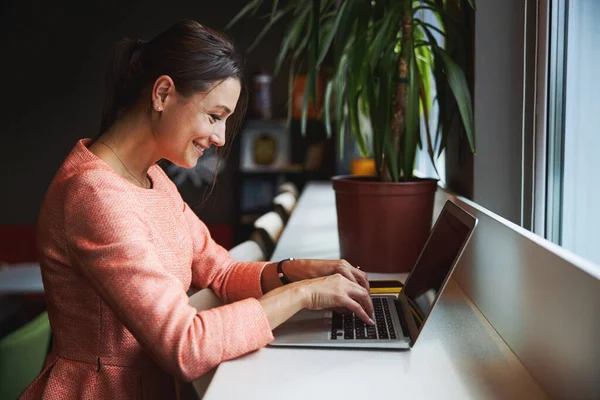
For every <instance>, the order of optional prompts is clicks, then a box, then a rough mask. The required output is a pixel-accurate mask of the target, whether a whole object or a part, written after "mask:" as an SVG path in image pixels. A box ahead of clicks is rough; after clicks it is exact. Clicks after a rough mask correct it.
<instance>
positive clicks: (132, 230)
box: [64, 176, 273, 381]
mask: <svg viewBox="0 0 600 400" xmlns="http://www.w3.org/2000/svg"><path fill="white" fill-rule="evenodd" d="M68 190H69V195H68V196H66V198H67V199H68V200H67V201H66V202H65V214H64V215H65V221H64V223H65V234H66V236H67V240H68V251H69V255H70V257H71V261H72V264H73V266H74V268H76V269H78V270H79V271H80V272H81V273H82V274H83V275H84V276H85V277H86V278H87V279H88V280H89V281H90V282H91V284H92V286H93V287H94V288H95V290H96V291H97V293H98V294H99V296H100V297H101V298H102V300H103V301H104V302H106V304H107V305H108V306H109V307H110V308H111V310H112V311H113V312H114V313H115V315H116V316H117V318H118V319H119V320H120V321H121V322H122V323H123V324H124V325H125V327H126V328H127V329H128V330H129V331H130V332H131V333H132V334H133V336H134V337H135V338H136V339H137V340H138V341H139V342H140V344H141V345H142V346H143V347H144V348H145V349H146V350H147V351H148V352H149V353H150V354H151V355H152V357H153V358H154V359H155V361H156V362H157V363H158V364H159V365H160V366H161V367H162V368H164V369H165V370H166V371H168V372H169V373H171V374H173V375H174V376H176V377H178V378H179V379H182V380H186V381H190V380H193V379H196V378H198V377H200V376H201V375H202V374H204V373H206V372H207V371H209V370H210V369H212V368H214V367H215V366H217V365H218V364H219V363H221V362H222V361H226V360H229V359H233V358H236V357H239V356H241V355H243V354H245V353H248V352H250V351H253V350H256V349H258V348H260V347H263V346H264V345H266V344H267V343H268V342H269V341H271V340H272V339H273V336H272V333H271V329H270V326H269V323H268V320H267V318H266V316H265V314H264V311H263V309H262V307H261V305H260V303H259V302H258V301H257V300H256V299H253V298H247V299H245V300H242V301H238V302H234V303H232V304H228V305H225V306H222V307H218V308H215V309H211V310H207V311H202V312H196V310H195V309H194V308H193V307H191V306H190V305H189V303H188V297H187V295H186V288H184V285H183V284H182V283H181V281H180V280H179V279H177V278H176V277H175V276H173V275H172V274H170V273H168V272H167V271H166V270H165V268H164V267H163V265H162V264H161V262H160V259H159V257H158V253H157V249H156V248H155V246H154V245H153V242H152V240H151V230H150V229H149V228H148V226H147V225H146V224H145V222H144V218H143V216H142V215H141V214H140V211H139V209H138V206H137V205H136V204H135V201H132V200H131V199H130V198H129V197H127V195H124V194H123V193H120V192H119V191H118V190H111V189H110V188H108V189H107V188H102V189H99V188H98V187H97V185H95V184H94V179H91V178H90V177H87V176H83V177H78V178H76V179H75V180H74V181H73V182H72V184H71V185H70V186H69V189H68ZM215 265H216V264H212V265H209V266H206V268H208V269H210V268H213V267H214V266H215ZM253 268H255V269H256V270H258V266H255V267H253ZM214 275H215V276H216V278H214V279H216V280H217V281H219V282H226V281H227V280H228V279H230V280H231V279H232V278H231V277H229V274H225V275H226V278H224V279H223V280H222V281H220V280H219V278H218V277H220V276H222V274H221V273H216V274H214ZM211 276H212V275H211ZM232 276H233V275H232ZM227 277H229V278H227ZM233 279H237V278H235V277H234V278H233ZM224 286H227V285H226V284H224ZM255 289H256V288H254V290H255Z"/></svg>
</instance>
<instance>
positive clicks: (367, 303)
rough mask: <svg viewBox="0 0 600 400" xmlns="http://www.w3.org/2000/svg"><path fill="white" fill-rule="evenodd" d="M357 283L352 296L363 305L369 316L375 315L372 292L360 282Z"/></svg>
mask: <svg viewBox="0 0 600 400" xmlns="http://www.w3.org/2000/svg"><path fill="white" fill-rule="evenodd" d="M355 285H356V286H355V287H354V291H353V293H351V294H350V295H351V297H352V298H353V299H354V300H355V301H357V302H358V303H359V304H360V305H361V306H362V308H363V309H364V310H365V312H366V313H367V314H368V315H369V316H373V314H374V313H375V310H374V309H373V301H372V300H371V294H370V293H369V292H368V291H367V290H366V289H365V288H364V287H362V286H360V285H358V284H355Z"/></svg>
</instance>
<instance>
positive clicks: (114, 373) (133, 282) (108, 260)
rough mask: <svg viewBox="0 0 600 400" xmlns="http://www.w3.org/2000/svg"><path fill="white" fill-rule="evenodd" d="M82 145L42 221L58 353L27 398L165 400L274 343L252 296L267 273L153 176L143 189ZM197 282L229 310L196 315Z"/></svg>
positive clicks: (158, 174)
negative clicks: (193, 292)
mask: <svg viewBox="0 0 600 400" xmlns="http://www.w3.org/2000/svg"><path fill="white" fill-rule="evenodd" d="M90 143H91V139H84V140H82V141H80V142H78V143H77V145H76V146H75V148H74V149H73V151H72V152H71V154H70V155H69V156H68V157H67V159H66V160H65V162H64V163H63V165H62V166H61V168H60V169H59V171H58V173H57V174H56V176H55V178H54V180H53V182H52V184H51V185H50V188H49V189H48V192H47V194H46V197H45V199H44V202H43V205H42V208H41V211H40V217H39V221H38V245H39V250H40V257H41V259H40V263H41V267H42V276H43V280H44V288H45V291H46V299H47V303H48V315H49V317H50V324H51V326H52V331H53V333H54V341H53V348H52V351H51V353H50V355H49V356H48V358H47V359H46V362H45V364H44V367H43V369H42V371H41V372H40V375H39V376H38V377H37V378H36V379H35V380H34V381H33V383H32V384H31V385H30V386H29V387H28V388H27V390H26V391H25V392H24V393H23V395H22V398H24V399H33V398H35V399H38V398H44V399H61V400H64V399H76V398H85V399H104V398H111V399H112V398H114V399H168V398H174V397H176V396H177V389H176V388H177V383H176V382H175V379H177V380H185V381H189V380H193V379H195V378H198V377H199V376H201V375H202V374H204V373H205V372H207V371H209V370H210V369H212V368H214V367H215V366H216V365H218V364H219V363H220V362H222V361H225V360H229V359H232V358H235V357H238V356H240V355H242V354H245V353H248V352H250V351H253V350H256V349H258V348H260V347H262V346H264V345H266V344H267V343H268V342H269V341H271V340H272V339H273V336H272V334H271V330H270V327H269V323H268V321H267V319H266V316H265V314H264V312H263V310H262V307H261V306H260V304H259V302H258V300H256V297H259V296H261V295H262V293H261V286H260V274H261V272H262V268H263V267H264V263H238V262H235V261H233V260H232V259H231V258H230V257H229V255H228V253H227V251H226V250H225V249H223V248H222V247H220V246H218V245H217V244H216V243H215V242H214V241H213V240H212V239H211V237H210V235H209V232H208V230H207V228H206V226H205V225H204V224H203V223H202V222H201V221H200V220H199V219H198V217H197V216H196V214H195V213H194V212H193V211H192V210H190V208H189V207H188V205H187V204H186V203H185V202H184V201H183V200H182V198H181V196H180V195H179V193H178V191H177V188H176V187H175V185H174V184H173V183H172V182H171V180H170V179H169V178H168V177H167V176H166V174H165V173H164V172H163V171H162V169H161V168H160V167H158V166H156V165H155V166H152V167H151V168H150V169H149V171H148V174H149V176H150V178H151V180H152V184H153V187H152V189H142V188H139V187H137V186H135V185H133V184H131V183H129V182H128V181H126V180H125V179H123V178H122V177H120V176H119V175H118V174H117V173H116V172H114V171H113V170H112V169H111V167H110V166H108V164H106V163H104V162H103V161H102V160H101V159H99V158H98V157H96V156H95V155H94V154H93V153H91V152H90V151H89V150H88V149H87V146H89V144H90ZM190 283H193V284H194V286H196V287H198V288H207V287H210V288H212V289H213V290H214V292H215V293H216V294H217V295H218V296H219V297H220V298H221V299H222V300H223V301H224V302H226V303H231V304H227V305H225V306H223V307H219V308H215V309H211V310H208V311H202V312H197V311H196V310H195V309H194V308H193V307H191V306H190V305H189V304H188V297H187V295H186V291H187V290H188V288H189V287H190Z"/></svg>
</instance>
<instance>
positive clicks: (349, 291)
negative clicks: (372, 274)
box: [258, 274, 374, 329]
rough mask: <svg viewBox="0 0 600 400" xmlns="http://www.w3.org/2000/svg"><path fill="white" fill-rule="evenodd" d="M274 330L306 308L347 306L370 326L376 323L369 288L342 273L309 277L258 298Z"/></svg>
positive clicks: (321, 308)
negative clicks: (373, 317) (373, 318)
mask: <svg viewBox="0 0 600 400" xmlns="http://www.w3.org/2000/svg"><path fill="white" fill-rule="evenodd" d="M258 300H259V301H260V303H261V305H262V307H263V309H264V311H265V314H266V316H267V319H268V320H269V324H270V325H271V329H274V328H275V327H277V326H278V325H280V324H281V323H283V322H284V321H286V320H287V319H288V318H290V317H291V316H292V315H294V314H295V313H296V312H298V311H300V310H301V309H303V308H306V309H309V310H323V309H328V308H344V309H347V310H350V311H352V312H354V313H355V315H356V316H358V317H359V318H360V319H362V320H363V321H365V323H367V324H369V325H373V324H374V322H373V320H372V319H371V317H372V316H373V303H372V302H371V296H370V295H369V291H368V290H367V289H365V288H364V287H363V286H361V285H359V284H358V283H356V282H354V281H351V280H349V279H348V278H346V277H345V276H343V275H341V274H334V275H328V276H325V277H320V278H314V279H306V280H303V281H300V282H294V283H291V284H289V285H286V286H282V287H279V288H277V289H274V290H272V291H270V292H269V293H267V294H266V295H264V296H263V297H261V298H260V299H258Z"/></svg>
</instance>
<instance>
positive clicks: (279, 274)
mask: <svg viewBox="0 0 600 400" xmlns="http://www.w3.org/2000/svg"><path fill="white" fill-rule="evenodd" d="M292 260H294V258H293V257H290V258H286V259H284V260H281V261H279V263H278V264H277V277H278V278H279V280H281V283H283V284H284V285H287V284H288V283H292V281H290V280H289V279H288V277H287V276H285V274H284V273H283V263H284V262H286V261H292Z"/></svg>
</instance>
